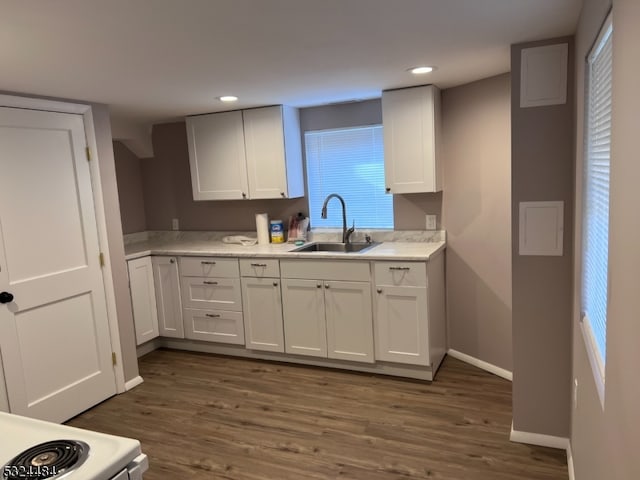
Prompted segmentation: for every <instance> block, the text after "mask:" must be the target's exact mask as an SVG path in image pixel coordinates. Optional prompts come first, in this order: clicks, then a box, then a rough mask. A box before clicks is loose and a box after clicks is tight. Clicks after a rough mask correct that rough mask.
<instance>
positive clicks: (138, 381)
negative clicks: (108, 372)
mask: <svg viewBox="0 0 640 480" xmlns="http://www.w3.org/2000/svg"><path fill="white" fill-rule="evenodd" d="M142 382H144V380H143V379H142V377H141V376H140V375H138V376H137V377H134V378H132V379H131V380H129V381H128V382H126V383H125V384H124V388H125V390H126V391H127V392H128V391H129V390H131V389H132V388H135V387H137V386H138V385H140V384H141V383H142Z"/></svg>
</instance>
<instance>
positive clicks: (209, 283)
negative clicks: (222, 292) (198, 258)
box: [202, 280, 218, 285]
mask: <svg viewBox="0 0 640 480" xmlns="http://www.w3.org/2000/svg"><path fill="white" fill-rule="evenodd" d="M202 283H204V284H205V285H217V284H218V282H208V281H207V280H205V281H204V282H202Z"/></svg>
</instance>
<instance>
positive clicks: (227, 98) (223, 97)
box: [218, 95, 238, 102]
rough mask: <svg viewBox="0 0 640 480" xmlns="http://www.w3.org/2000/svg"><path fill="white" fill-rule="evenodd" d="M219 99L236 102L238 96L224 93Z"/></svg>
mask: <svg viewBox="0 0 640 480" xmlns="http://www.w3.org/2000/svg"><path fill="white" fill-rule="evenodd" d="M218 100H220V101H221V102H235V101H236V100H238V97H236V96H235V95H223V96H221V97H218Z"/></svg>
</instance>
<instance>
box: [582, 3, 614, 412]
mask: <svg viewBox="0 0 640 480" xmlns="http://www.w3.org/2000/svg"><path fill="white" fill-rule="evenodd" d="M607 42H613V17H612V12H611V11H610V12H609V14H608V15H607V17H606V19H605V21H604V22H603V24H602V26H601V27H600V29H599V31H598V36H597V37H596V40H595V42H594V43H593V46H592V47H591V49H590V50H589V53H588V54H587V56H586V59H585V90H584V99H585V101H584V115H583V117H584V128H583V131H584V142H583V145H584V152H583V158H582V161H583V169H582V185H583V192H582V198H581V208H582V212H581V222H582V228H581V232H580V235H581V237H580V238H581V245H582V251H581V252H580V265H581V271H580V298H579V300H580V307H581V311H580V322H579V323H580V326H581V331H582V336H583V340H584V342H585V349H586V351H587V356H588V358H589V363H590V366H591V370H592V373H593V376H594V380H595V383H596V390H597V391H598V396H599V398H600V404H601V406H602V408H604V398H605V397H604V394H605V378H606V345H605V352H604V357H603V355H602V353H601V351H600V348H599V346H598V340H597V337H596V334H595V332H594V328H593V327H592V322H591V321H590V320H589V317H588V315H587V313H586V312H585V309H584V293H583V288H584V283H585V267H584V264H585V231H586V229H587V217H586V212H587V208H586V207H587V194H588V193H587V184H588V183H589V182H590V178H589V176H588V175H589V165H590V155H591V145H592V141H591V140H592V131H591V118H592V117H591V115H592V109H591V104H592V98H593V96H594V88H595V86H594V84H593V83H592V66H593V64H594V61H595V60H597V58H598V56H599V54H600V53H601V51H602V49H603V48H604V46H605V45H606V43H607ZM609 81H610V83H611V85H610V88H611V90H613V73H612V74H611V76H610V78H609ZM610 113H611V112H610ZM611 130H612V128H611V120H610V125H609V132H608V133H609V136H611ZM610 172H611V141H609V183H608V186H607V189H608V190H609V192H610V188H611V179H610ZM610 218H611V217H610V211H609V212H607V221H608V222H610ZM607 231H609V229H608V228H607ZM608 258H609V252H608V251H607V274H606V276H607V278H606V284H607V297H606V302H607V304H606V312H605V322H604V323H605V342H606V337H607V335H606V330H607V322H608V310H609V293H610V269H609V266H608Z"/></svg>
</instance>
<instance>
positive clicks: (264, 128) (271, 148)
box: [242, 106, 288, 199]
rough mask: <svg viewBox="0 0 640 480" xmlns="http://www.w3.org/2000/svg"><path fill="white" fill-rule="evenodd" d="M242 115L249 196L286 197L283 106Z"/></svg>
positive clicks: (247, 111)
mask: <svg viewBox="0 0 640 480" xmlns="http://www.w3.org/2000/svg"><path fill="white" fill-rule="evenodd" d="M242 115H243V119H244V138H245V148H246V154H247V174H248V180H249V196H250V198H251V199H256V198H286V197H287V196H288V192H287V172H286V168H285V148H284V135H283V123H282V107H280V106H275V107H265V108H254V109H251V110H245V111H243V112H242Z"/></svg>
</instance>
